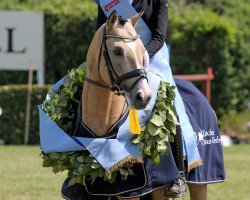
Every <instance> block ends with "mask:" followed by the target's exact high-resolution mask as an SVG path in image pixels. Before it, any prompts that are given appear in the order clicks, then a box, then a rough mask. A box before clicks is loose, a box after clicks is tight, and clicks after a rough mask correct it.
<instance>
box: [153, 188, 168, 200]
mask: <svg viewBox="0 0 250 200" xmlns="http://www.w3.org/2000/svg"><path fill="white" fill-rule="evenodd" d="M165 190H166V188H161V189H158V190H155V191H153V192H152V194H151V196H152V199H153V200H172V198H167V197H165Z"/></svg>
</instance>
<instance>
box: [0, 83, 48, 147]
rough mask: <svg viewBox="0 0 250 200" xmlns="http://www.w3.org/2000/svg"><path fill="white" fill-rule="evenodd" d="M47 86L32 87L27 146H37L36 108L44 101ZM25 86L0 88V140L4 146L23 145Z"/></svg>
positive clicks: (37, 124) (37, 119) (37, 117)
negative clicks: (0, 113)
mask: <svg viewBox="0 0 250 200" xmlns="http://www.w3.org/2000/svg"><path fill="white" fill-rule="evenodd" d="M48 89H49V86H48V85H46V86H33V89H32V98H31V116H30V137H29V144H39V116H38V109H37V106H38V105H39V104H41V103H42V102H43V101H44V98H45V96H46V94H47V92H48ZM27 92H28V89H27V85H9V86H1V87H0V107H1V108H2V110H3V113H2V115H1V116H0V139H4V141H5V144H23V143H24V132H25V116H26V100H27Z"/></svg>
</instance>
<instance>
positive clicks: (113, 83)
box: [85, 28, 147, 95]
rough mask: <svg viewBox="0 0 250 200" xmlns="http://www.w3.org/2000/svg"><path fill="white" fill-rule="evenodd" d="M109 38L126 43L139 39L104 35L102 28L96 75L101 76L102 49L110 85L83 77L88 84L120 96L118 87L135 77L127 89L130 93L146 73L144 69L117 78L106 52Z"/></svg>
mask: <svg viewBox="0 0 250 200" xmlns="http://www.w3.org/2000/svg"><path fill="white" fill-rule="evenodd" d="M109 38H117V39H123V40H128V41H135V40H137V39H138V38H139V36H138V35H136V36H135V37H132V38H129V37H123V36H119V35H111V34H106V28H104V34H103V41H102V45H101V48H100V51H99V56H98V73H99V76H100V77H101V75H100V60H101V52H102V48H104V51H103V52H104V59H105V66H106V67H107V70H108V75H109V79H110V82H111V85H110V86H107V85H105V84H103V83H100V82H98V81H95V80H92V79H89V78H87V77H85V80H86V81H87V82H88V83H91V84H93V85H96V86H99V87H102V88H106V89H109V90H111V91H113V92H115V94H117V95H120V94H122V89H121V87H120V85H121V83H122V82H123V81H125V80H128V79H131V78H135V77H137V79H136V81H134V83H133V84H132V85H131V87H130V88H129V91H131V90H132V89H133V88H134V87H135V85H136V84H137V83H138V82H139V81H140V80H141V79H144V78H145V79H147V73H146V70H145V69H135V70H133V71H130V72H127V73H125V74H123V75H121V76H119V75H118V74H117V72H116V70H115V68H114V66H113V64H112V62H111V59H110V55H109V51H108V47H107V39H109ZM129 91H127V92H129Z"/></svg>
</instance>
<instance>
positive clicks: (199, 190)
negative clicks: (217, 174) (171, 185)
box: [188, 184, 207, 200]
mask: <svg viewBox="0 0 250 200" xmlns="http://www.w3.org/2000/svg"><path fill="white" fill-rule="evenodd" d="M188 188H189V193H190V199H191V200H206V199H207V184H203V185H197V184H188Z"/></svg>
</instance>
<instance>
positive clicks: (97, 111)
mask: <svg viewBox="0 0 250 200" xmlns="http://www.w3.org/2000/svg"><path fill="white" fill-rule="evenodd" d="M102 33H103V27H102V28H101V29H99V30H98V31H97V32H96V34H95V36H94V38H93V40H92V42H91V44H90V47H89V50H88V54H87V60H86V64H87V69H86V76H87V77H88V78H90V79H92V80H95V81H99V82H103V80H102V79H101V77H100V76H99V74H98V71H97V65H98V55H97V52H99V49H100V47H101V42H102ZM82 100H83V102H82V113H83V117H82V120H83V123H84V124H85V125H86V126H87V127H88V128H89V129H90V130H91V131H92V132H94V133H95V134H96V135H97V136H104V135H106V134H107V132H108V130H109V129H110V127H112V125H113V124H115V123H116V122H117V121H118V120H119V118H120V117H121V116H122V115H123V114H124V112H125V111H126V109H127V104H126V101H125V98H124V97H123V96H117V95H115V94H114V92H111V91H110V90H108V89H104V88H101V87H98V86H95V85H93V84H90V83H88V82H85V84H84V86H83V93H82Z"/></svg>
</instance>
